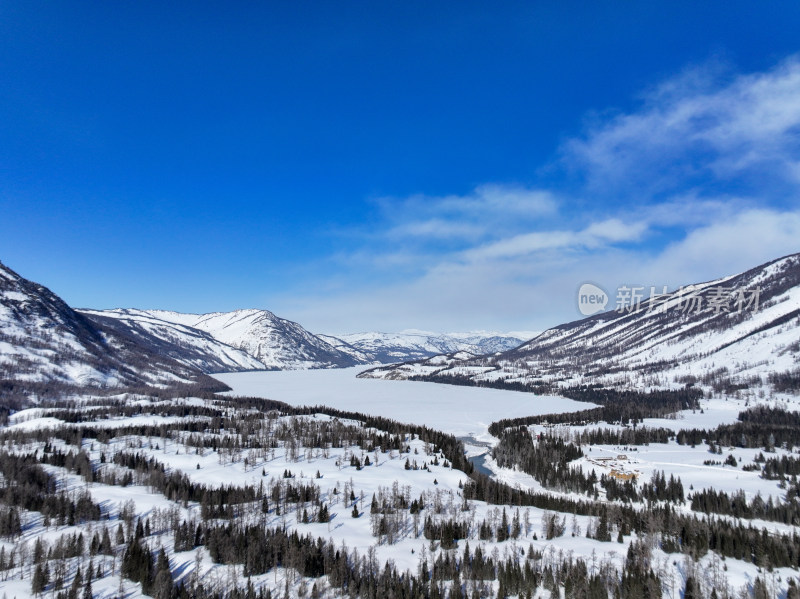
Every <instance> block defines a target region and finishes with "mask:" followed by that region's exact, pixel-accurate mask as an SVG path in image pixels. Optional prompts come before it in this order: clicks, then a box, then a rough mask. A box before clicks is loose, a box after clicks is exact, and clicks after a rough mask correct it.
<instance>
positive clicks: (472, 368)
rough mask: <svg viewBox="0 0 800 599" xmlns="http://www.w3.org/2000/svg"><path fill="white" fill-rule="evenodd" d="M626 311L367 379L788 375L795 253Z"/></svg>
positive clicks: (570, 380)
mask: <svg viewBox="0 0 800 599" xmlns="http://www.w3.org/2000/svg"><path fill="white" fill-rule="evenodd" d="M647 291H649V290H646V291H645V293H647ZM623 308H624V309H622V310H620V311H610V312H603V313H600V314H597V315H594V316H591V317H589V318H585V319H583V320H578V321H575V322H570V323H566V324H563V325H560V326H557V327H553V328H551V329H548V330H547V331H545V332H543V333H542V334H540V335H538V336H537V337H535V338H534V339H532V340H531V341H529V342H528V343H525V344H523V345H521V346H520V347H518V348H515V349H512V350H510V351H506V352H504V353H501V354H500V355H498V356H493V357H466V358H465V359H458V357H456V356H440V357H438V358H434V359H429V360H427V361H419V362H415V363H410V364H404V365H401V366H397V367H393V368H390V367H386V368H378V369H374V370H372V371H370V372H369V373H368V374H366V375H365V376H372V377H381V378H409V377H418V376H423V377H436V378H439V377H453V378H459V379H462V380H464V379H468V380H469V381H471V382H475V383H481V382H483V383H492V384H502V383H517V384H518V383H522V384H550V385H556V386H572V385H577V384H589V383H591V384H603V385H613V386H619V387H640V388H641V387H662V388H668V387H674V386H680V385H683V384H685V383H687V382H693V381H695V380H699V381H702V380H706V381H709V382H712V383H713V382H715V381H721V380H728V381H731V380H747V379H748V378H753V377H761V378H763V377H769V376H775V375H778V374H780V373H790V372H792V371H793V370H795V369H797V367H798V358H799V357H800V326H798V325H799V324H800V254H794V255H791V256H787V257H784V258H781V259H778V260H775V261H772V262H769V263H767V264H764V265H762V266H759V267H757V268H753V269H751V270H748V271H747V272H744V273H741V274H738V275H734V276H730V277H725V278H722V279H718V280H716V281H710V282H707V283H700V284H696V285H690V286H687V287H684V288H682V289H680V290H678V291H676V292H673V293H669V294H664V295H661V296H656V297H653V298H649V297H648V298H646V299H645V300H643V301H642V302H641V303H638V305H637V304H636V302H633V304H631V303H630V302H626V303H625V305H624V307H623ZM464 382H466V381H464Z"/></svg>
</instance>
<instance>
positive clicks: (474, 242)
mask: <svg viewBox="0 0 800 599" xmlns="http://www.w3.org/2000/svg"><path fill="white" fill-rule="evenodd" d="M563 150H564V152H565V155H566V158H567V160H568V161H569V164H570V166H571V167H573V168H574V169H576V170H575V171H573V173H574V174H576V175H578V176H579V177H580V178H582V179H585V180H586V181H587V185H586V186H585V187H580V188H579V190H578V192H576V193H578V194H579V196H580V198H581V200H582V201H580V202H578V201H577V200H576V199H575V197H577V196H574V197H573V200H572V201H571V200H570V197H569V196H568V195H567V194H565V193H564V192H559V193H556V192H553V191H549V190H547V189H545V188H532V187H521V186H513V185H483V186H479V187H477V188H475V189H474V190H473V191H472V192H470V193H468V194H465V195H451V196H435V197H434V196H424V195H417V196H413V197H410V198H407V199H404V200H397V199H383V200H380V201H379V206H380V208H381V219H380V221H379V222H378V223H377V224H376V226H375V227H374V228H373V229H372V230H371V231H370V232H369V234H366V235H364V236H363V239H364V240H366V241H365V242H364V245H363V247H358V248H355V249H353V250H351V251H350V252H349V253H348V252H345V253H344V254H342V255H341V256H339V259H340V264H344V265H349V266H350V267H351V268H352V271H353V272H356V271H357V272H358V275H359V276H360V278H359V277H355V276H353V277H352V278H350V279H348V278H347V276H345V277H344V278H343V279H344V281H346V282H347V284H345V285H342V286H339V287H338V288H337V289H338V291H337V292H335V293H333V294H331V293H330V292H327V293H325V294H323V293H319V294H317V295H315V294H313V293H310V294H307V295H306V297H305V298H304V299H302V300H300V301H298V300H297V297H292V298H285V300H286V301H285V302H284V305H280V302H278V303H277V304H273V305H276V306H277V308H280V310H284V311H283V312H280V313H282V314H286V315H287V316H290V317H292V318H296V319H297V320H299V321H300V322H303V323H304V324H307V325H308V326H310V327H311V328H312V329H314V330H318V331H323V332H332V333H342V332H348V331H352V330H355V329H362V330H363V329H383V330H400V329H404V328H408V327H417V328H423V329H430V330H456V329H478V328H484V329H501V328H506V329H513V328H516V329H541V328H544V327H547V326H552V325H556V324H559V323H561V322H564V321H569V320H574V319H576V318H579V317H580V314H579V313H578V312H577V310H576V306H575V293H576V290H577V288H578V286H579V285H580V284H581V283H582V282H584V281H587V280H591V281H595V282H597V283H600V284H602V285H604V286H605V287H606V288H607V289H609V290H613V289H615V288H616V286H618V285H621V284H641V285H655V286H659V287H660V286H662V285H669V286H672V287H676V286H679V285H682V284H687V283H692V282H698V281H704V280H709V279H712V278H717V277H720V276H724V275H728V274H734V273H736V272H740V271H743V270H746V269H748V268H751V267H753V266H756V265H758V264H760V263H763V262H767V261H769V260H771V259H774V258H777V257H780V256H782V255H785V254H789V253H793V252H796V251H798V250H800V247H799V246H798V242H797V240H798V239H800V205H799V204H798V202H797V199H796V198H798V197H800V166H798V165H800V62H799V61H798V60H797V59H795V58H792V59H789V60H786V61H785V62H783V63H781V64H780V65H778V66H777V67H775V68H774V69H771V70H769V71H767V72H764V73H756V74H750V75H741V76H738V77H733V78H730V77H729V78H728V79H727V80H721V79H720V77H719V76H718V73H715V72H714V71H713V69H695V70H692V71H688V72H687V73H684V74H683V75H681V76H680V77H677V78H674V79H672V80H670V81H667V82H665V83H664V84H662V85H661V86H659V87H658V88H657V89H655V90H654V91H652V92H651V93H649V94H648V95H647V96H646V98H645V102H644V104H643V106H642V107H641V109H640V110H638V111H636V112H632V113H630V114H623V115H618V116H615V117H613V118H611V119H608V120H606V122H605V123H602V124H600V125H597V126H595V127H594V128H592V129H591V130H590V131H589V132H588V133H587V134H586V135H584V136H583V137H581V138H579V139H574V140H572V141H569V142H567V143H566V144H564V146H563ZM748 177H750V178H752V182H753V183H754V184H752V185H745V184H742V183H741V181H742V180H744V179H746V178H748ZM732 182H735V184H733V183H732ZM755 182H757V183H758V184H757V185H756V184H755ZM788 192H793V195H792V194H789V193H788ZM787 197H789V198H794V199H789V200H787V199H786V198H787ZM584 198H589V200H585V199H584ZM610 198H613V199H614V200H617V198H619V201H618V202H616V201H611V200H610ZM576 206H587V207H588V208H586V209H585V210H583V211H581V210H580V209H578V208H576ZM328 289H329V288H328Z"/></svg>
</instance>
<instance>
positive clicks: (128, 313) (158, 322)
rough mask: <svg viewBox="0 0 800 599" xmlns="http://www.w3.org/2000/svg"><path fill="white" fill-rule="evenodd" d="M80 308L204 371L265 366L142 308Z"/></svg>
mask: <svg viewBox="0 0 800 599" xmlns="http://www.w3.org/2000/svg"><path fill="white" fill-rule="evenodd" d="M80 312H82V313H83V314H85V315H86V316H88V317H89V318H90V319H92V320H94V321H95V322H98V323H101V324H104V325H106V326H108V327H110V328H123V329H125V330H126V331H128V332H129V333H130V334H132V335H134V336H135V337H137V338H138V339H140V340H141V341H142V343H143V344H147V345H149V346H151V347H152V349H153V350H154V351H156V352H158V353H159V354H161V355H166V356H169V357H170V358H173V359H175V360H177V361H178V362H180V363H182V364H186V365H188V366H192V367H194V368H197V369H199V370H202V371H203V372H206V373H214V372H234V371H240V370H263V369H264V368H265V366H264V364H262V363H261V362H260V361H259V360H257V359H256V358H254V357H253V356H251V355H250V354H248V353H246V352H244V351H242V350H240V349H237V348H235V347H232V346H230V345H227V344H226V343H223V342H222V341H219V340H217V339H215V338H214V336H213V335H211V333H208V332H206V331H202V330H200V329H197V328H192V327H189V326H186V325H182V324H177V323H174V322H167V321H165V320H162V319H160V318H156V317H155V316H153V315H151V314H150V313H148V312H146V311H143V310H107V311H103V310H80Z"/></svg>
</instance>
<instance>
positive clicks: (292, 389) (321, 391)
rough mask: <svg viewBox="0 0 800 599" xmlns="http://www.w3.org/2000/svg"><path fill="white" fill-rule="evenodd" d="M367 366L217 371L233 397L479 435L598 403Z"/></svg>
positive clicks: (460, 433) (459, 433)
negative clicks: (384, 376)
mask: <svg viewBox="0 0 800 599" xmlns="http://www.w3.org/2000/svg"><path fill="white" fill-rule="evenodd" d="M361 370H362V368H361V367H354V368H344V369H336V370H313V371H282V372H239V373H236V372H234V373H224V374H215V375H214V378H216V379H218V380H220V381H222V382H223V383H225V384H226V385H228V386H229V387H230V388H231V389H232V391H231V392H230V393H229V395H239V396H255V397H265V398H268V399H274V400H278V401H283V402H286V403H288V404H290V405H294V406H303V405H308V406H313V405H325V406H329V407H332V408H338V409H341V410H351V411H356V412H361V413H365V414H372V415H376V416H385V417H387V418H392V419H394V420H398V421H400V422H408V423H413V424H424V425H426V426H430V427H433V428H435V429H438V430H442V431H445V432H448V433H452V434H455V435H459V436H472V437H475V438H476V439H487V438H489V435H488V432H487V429H488V426H489V425H490V424H491V423H492V422H494V421H495V420H499V419H501V418H514V417H521V416H531V415H535V414H550V413H553V412H576V411H579V410H585V409H587V408H591V407H594V406H593V405H592V404H587V403H583V402H578V401H574V400H571V399H566V398H563V397H555V396H541V395H534V394H532V393H523V392H519V391H506V390H503V389H486V388H479V387H460V386H455V385H440V384H436V383H422V382H416V381H414V382H412V381H387V380H378V379H362V378H356V374H358V373H359V372H360V371H361Z"/></svg>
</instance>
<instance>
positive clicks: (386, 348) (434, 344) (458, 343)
mask: <svg viewBox="0 0 800 599" xmlns="http://www.w3.org/2000/svg"><path fill="white" fill-rule="evenodd" d="M535 335H536V333H533V332H518V333H516V332H515V333H495V332H488V331H473V332H467V333H431V332H428V331H417V330H407V331H401V332H400V333H353V334H349V335H339V336H338V337H329V336H325V339H327V340H331V343H336V342H339V344H340V345H339V347H340V348H341V349H342V351H350V352H353V355H359V356H363V357H365V358H366V359H367V361H370V362H380V363H382V364H391V363H397V362H408V361H411V360H420V359H425V358H429V357H431V356H435V355H438V354H446V353H454V352H469V353H470V354H474V355H486V354H495V353H497V352H502V351H507V350H509V349H513V348H515V347H518V346H519V345H521V344H522V343H524V342H526V341H528V340H530V339H531V338H533V337H534V336H535Z"/></svg>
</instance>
